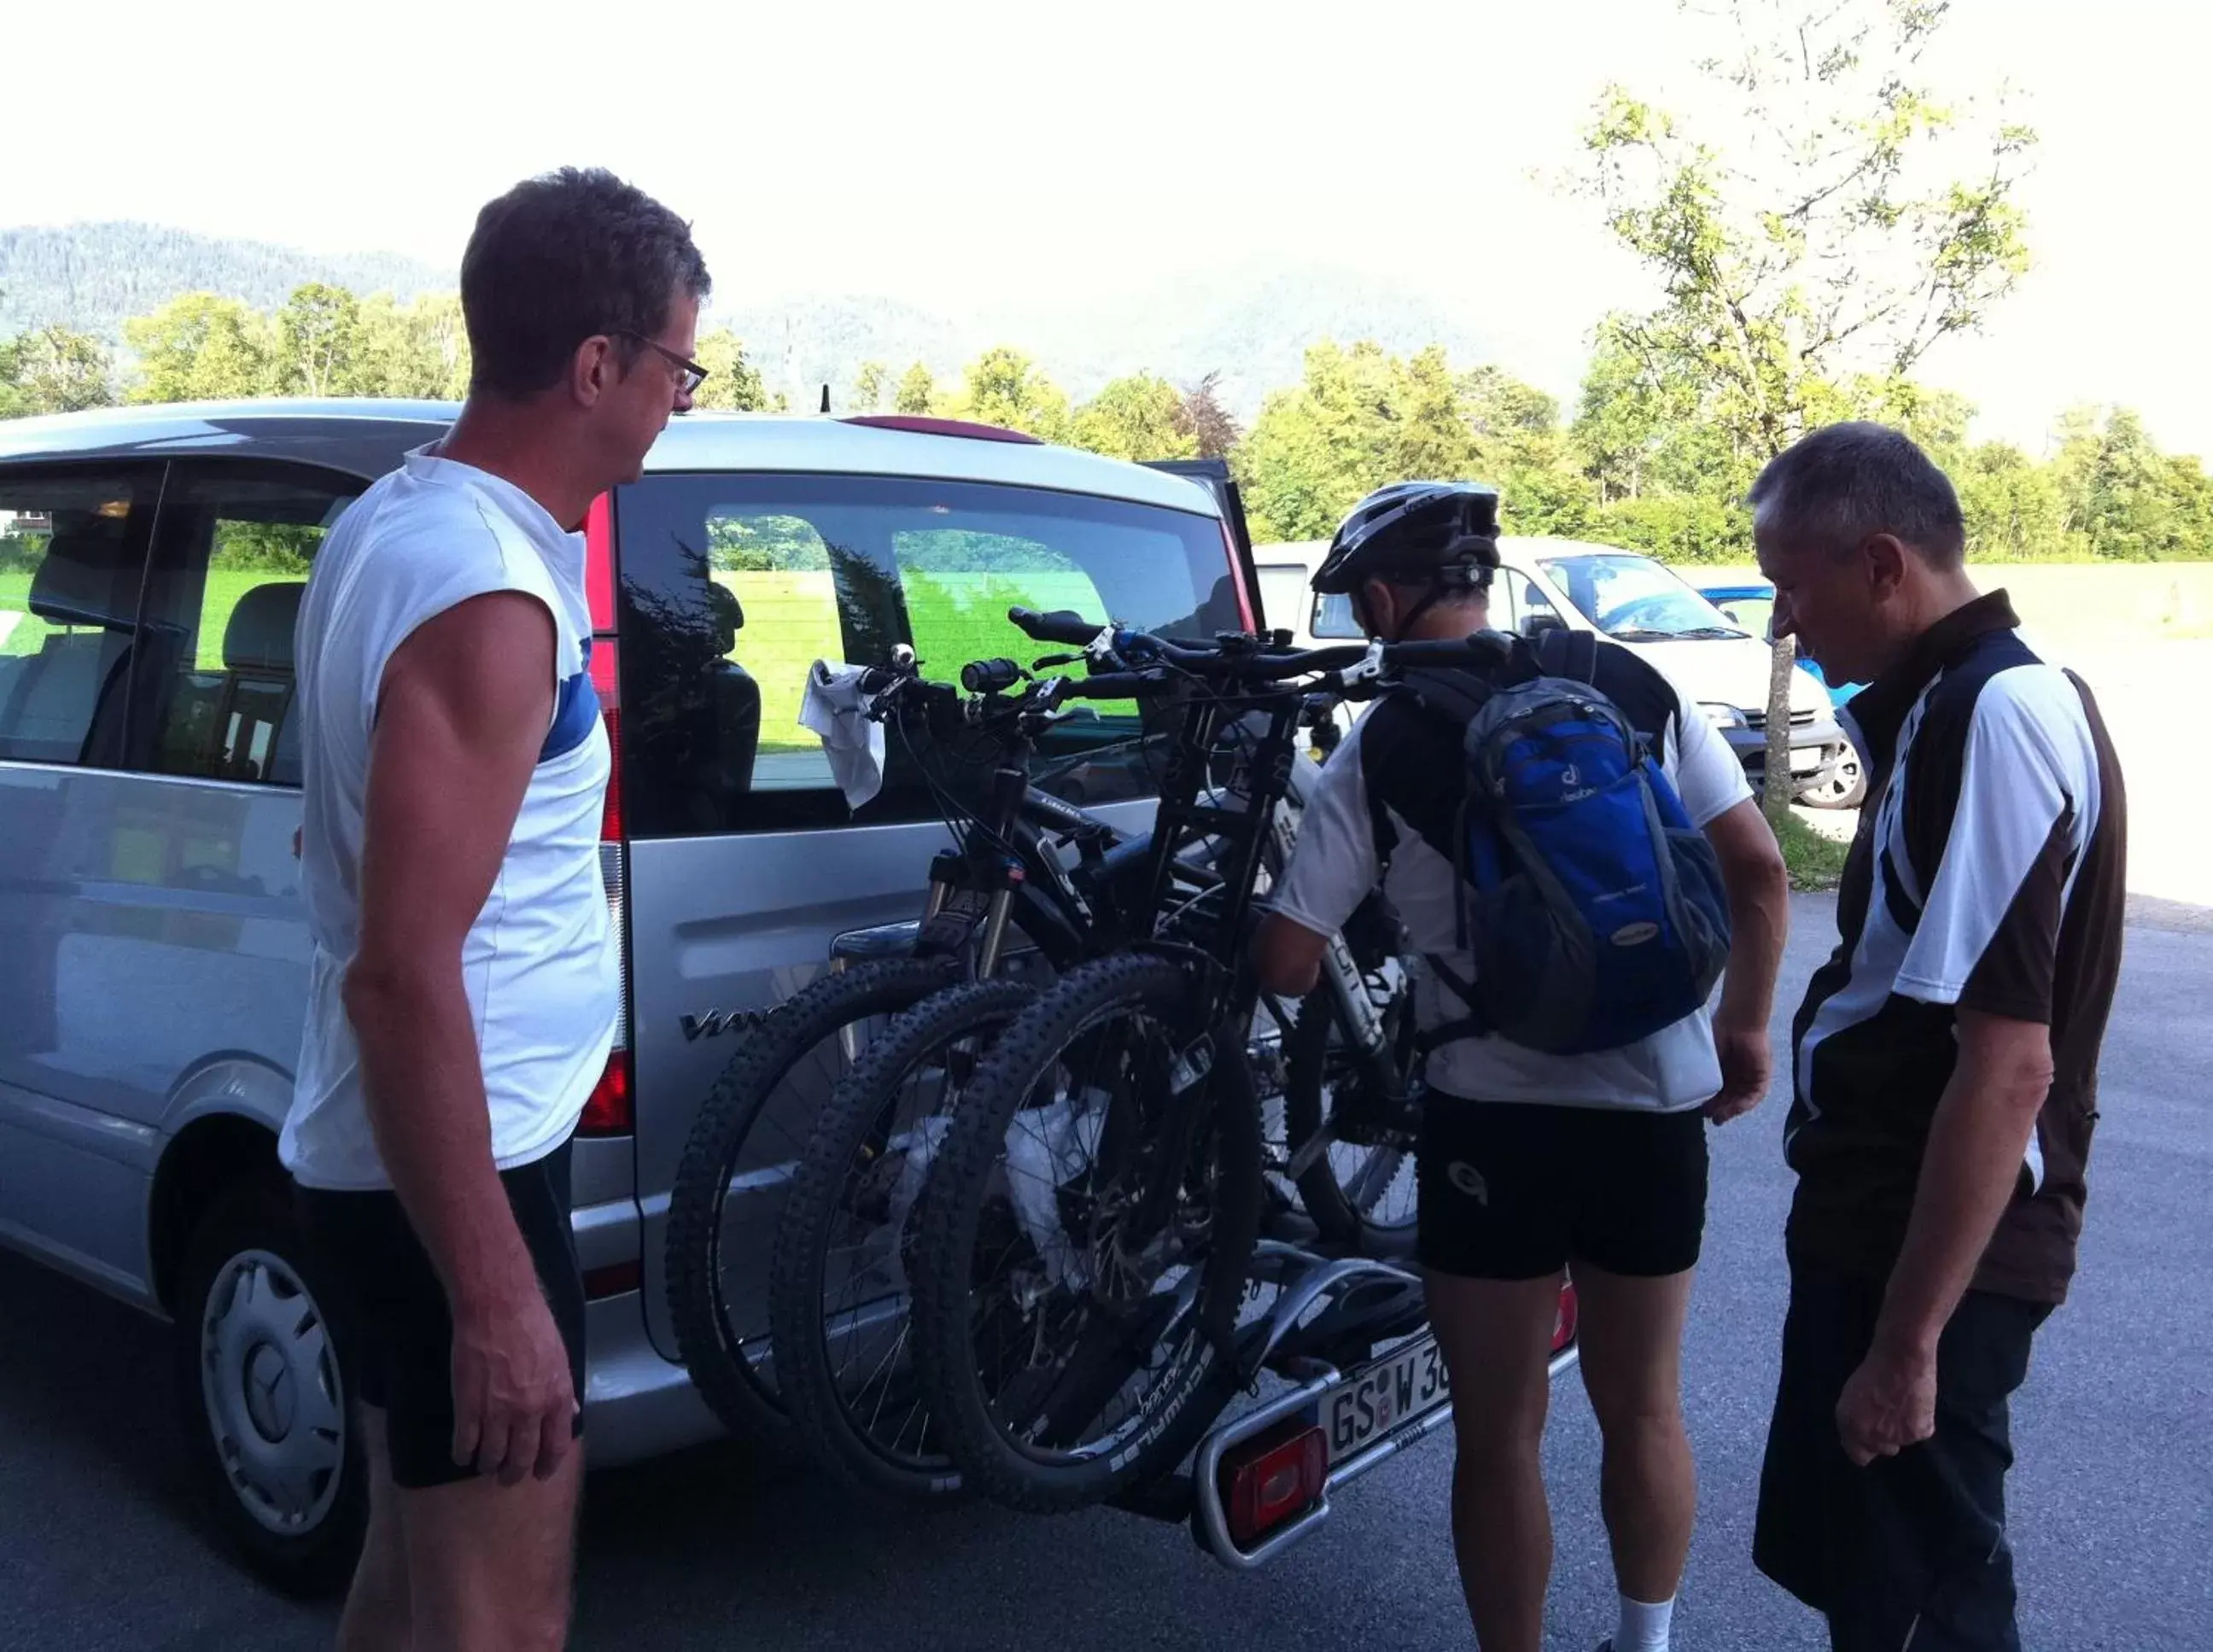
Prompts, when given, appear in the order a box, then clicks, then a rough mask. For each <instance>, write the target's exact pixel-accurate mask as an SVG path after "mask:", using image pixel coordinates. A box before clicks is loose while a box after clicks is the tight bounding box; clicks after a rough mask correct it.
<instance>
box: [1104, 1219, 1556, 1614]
mask: <svg viewBox="0 0 2213 1652" xmlns="http://www.w3.org/2000/svg"><path fill="white" fill-rule="evenodd" d="M1253 1279H1254V1280H1255V1281H1256V1282H1257V1283H1263V1284H1273V1285H1274V1286H1276V1287H1277V1298H1276V1300H1275V1301H1274V1302H1273V1303H1272V1304H1271V1305H1270V1308H1269V1310H1268V1312H1267V1314H1265V1316H1264V1317H1263V1318H1261V1319H1259V1320H1255V1321H1254V1322H1253V1323H1252V1324H1250V1325H1248V1326H1244V1327H1242V1328H1241V1331H1240V1332H1239V1337H1238V1355H1239V1369H1240V1371H1241V1374H1242V1375H1243V1376H1244V1377H1245V1379H1246V1384H1245V1387H1243V1388H1242V1389H1241V1393H1249V1392H1251V1391H1252V1389H1253V1387H1257V1385H1258V1384H1259V1381H1260V1380H1261V1378H1262V1377H1263V1375H1273V1376H1275V1377H1277V1378H1278V1379H1280V1380H1282V1381H1287V1382H1289V1384H1290V1385H1291V1386H1290V1387H1289V1388H1287V1389H1285V1390H1283V1392H1281V1393H1276V1394H1273V1395H1271V1397H1269V1398H1268V1399H1264V1400H1263V1401H1262V1402H1261V1403H1260V1404H1259V1405H1254V1406H1253V1407H1251V1408H1250V1409H1247V1410H1245V1411H1237V1412H1236V1413H1235V1415H1234V1416H1231V1415H1228V1412H1227V1411H1225V1416H1227V1417H1228V1420H1226V1421H1220V1422H1217V1423H1216V1424H1215V1426H1214V1427H1213V1428H1212V1429H1210V1431H1209V1432H1208V1433H1207V1434H1206V1436H1204V1438H1203V1439H1202V1440H1201V1441H1200V1442H1199V1444H1198V1448H1197V1450H1196V1452H1195V1453H1194V1454H1193V1457H1192V1466H1191V1468H1190V1470H1189V1471H1188V1472H1175V1473H1173V1474H1171V1475H1168V1476H1167V1477H1165V1478H1162V1479H1161V1480H1159V1481H1156V1482H1154V1483H1152V1484H1148V1485H1145V1486H1141V1487H1139V1488H1137V1489H1136V1490H1134V1491H1132V1492H1130V1493H1127V1494H1125V1496H1124V1497H1120V1498H1118V1499H1117V1500H1116V1506H1117V1507H1119V1508H1122V1509H1126V1510H1129V1511H1130V1512H1132V1513H1137V1514H1141V1515H1147V1516H1149V1517H1150V1518H1153V1519H1156V1520H1164V1521H1185V1522H1187V1523H1188V1524H1189V1526H1190V1528H1191V1532H1192V1538H1193V1539H1194V1540H1195V1541H1196V1542H1197V1543H1198V1546H1199V1547H1200V1548H1201V1549H1202V1550H1204V1551H1205V1552H1207V1553H1208V1554H1210V1555H1211V1556H1213V1557H1214V1558H1215V1559H1216V1560H1217V1561H1220V1562H1221V1563H1222V1564H1223V1565H1225V1566H1228V1567H1230V1568H1232V1569H1233V1570H1239V1571H1251V1570H1257V1569H1258V1568H1259V1567H1261V1566H1264V1565H1265V1564H1267V1563H1268V1562H1270V1561H1271V1560H1273V1559H1275V1558H1277V1557H1278V1556H1280V1555H1282V1554H1283V1552H1284V1551H1286V1550H1288V1549H1289V1548H1291V1547H1292V1546H1293V1545H1295V1544H1297V1543H1299V1542H1301V1541H1302V1540H1303V1539H1306V1538H1307V1537H1308V1536H1310V1535H1312V1534H1313V1533H1314V1532H1315V1531H1317V1530H1319V1529H1320V1527H1322V1526H1323V1525H1324V1524H1326V1522H1327V1521H1328V1520H1329V1518H1330V1515H1331V1514H1332V1503H1331V1497H1332V1494H1333V1493H1335V1492H1336V1491H1338V1490H1339V1489H1341V1488H1342V1487H1344V1486H1347V1485H1350V1484H1352V1483H1353V1482H1354V1481H1355V1480H1357V1479H1359V1478H1362V1477H1363V1475H1366V1474H1369V1473H1370V1472H1373V1471H1374V1470H1375V1469H1376V1468H1377V1467H1379V1466H1381V1465H1382V1464H1384V1463H1386V1462H1388V1461H1389V1460H1391V1459H1392V1458H1393V1457H1396V1456H1397V1455H1399V1454H1400V1453H1401V1452H1403V1451H1405V1450H1407V1449H1409V1448H1411V1447H1413V1446H1415V1445H1417V1444H1419V1443H1420V1442H1422V1441H1424V1440H1426V1439H1428V1438H1429V1437H1430V1435H1432V1434H1434V1433H1436V1431H1437V1430H1438V1429H1442V1428H1444V1427H1446V1426H1448V1424H1449V1423H1450V1422H1451V1421H1452V1405H1451V1402H1450V1399H1449V1390H1448V1388H1446V1387H1433V1388H1431V1389H1430V1391H1429V1392H1428V1393H1423V1394H1421V1395H1419V1408H1418V1409H1415V1410H1413V1411H1411V1414H1410V1415H1405V1417H1403V1420H1399V1421H1397V1422H1394V1423H1389V1424H1388V1425H1387V1426H1381V1427H1377V1428H1376V1429H1375V1431H1374V1433H1373V1434H1372V1436H1370V1437H1369V1438H1368V1439H1367V1440H1366V1441H1365V1442H1363V1443H1361V1444H1360V1446H1359V1448H1358V1449H1356V1450H1354V1451H1351V1452H1350V1453H1349V1454H1346V1455H1344V1456H1343V1457H1342V1458H1341V1459H1340V1460H1337V1461H1335V1462H1332V1461H1330V1460H1329V1459H1330V1449H1331V1441H1332V1430H1333V1429H1337V1428H1338V1427H1339V1426H1340V1425H1341V1424H1343V1423H1344V1422H1345V1421H1347V1420H1348V1417H1349V1413H1350V1407H1349V1406H1348V1407H1347V1408H1345V1409H1346V1415H1336V1414H1335V1413H1337V1412H1338V1410H1339V1408H1338V1406H1337V1405H1336V1402H1337V1401H1338V1399H1339V1398H1340V1397H1341V1396H1353V1397H1355V1398H1357V1397H1359V1395H1360V1390H1361V1388H1362V1387H1363V1384H1364V1383H1369V1382H1372V1381H1374V1379H1375V1377H1376V1376H1377V1375H1378V1374H1379V1373H1383V1374H1387V1375H1385V1380H1384V1381H1383V1385H1382V1387H1381V1389H1380V1390H1371V1392H1370V1393H1369V1394H1368V1395H1367V1396H1366V1397H1367V1398H1368V1399H1369V1405H1370V1414H1371V1415H1372V1414H1373V1413H1374V1412H1375V1411H1378V1410H1382V1409H1385V1408H1388V1407H1393V1406H1394V1405H1399V1406H1402V1405H1404V1403H1405V1396H1406V1393H1407V1391H1408V1390H1409V1389H1414V1388H1418V1387H1419V1386H1420V1384H1419V1381H1418V1377H1417V1375H1415V1374H1414V1368H1419V1367H1422V1366H1424V1364H1425V1363H1426V1364H1428V1365H1429V1366H1430V1369H1431V1370H1432V1372H1433V1373H1434V1374H1436V1375H1433V1378H1432V1380H1433V1381H1440V1380H1441V1373H1442V1362H1441V1361H1438V1360H1436V1356H1433V1355H1430V1353H1429V1350H1430V1347H1431V1346H1432V1345H1433V1344H1430V1340H1429V1338H1428V1336H1427V1332H1428V1328H1429V1315H1428V1310H1427V1307H1426V1305H1425V1301H1424V1292H1423V1288H1422V1280H1421V1277H1420V1276H1419V1275H1418V1274H1417V1273H1415V1272H1413V1271H1411V1270H1410V1269H1408V1268H1406V1267H1403V1266H1400V1265H1398V1264H1396V1263H1393V1262H1388V1261H1383V1260H1379V1259H1373V1258H1367V1257H1358V1256H1334V1257H1333V1256H1330V1255H1326V1254H1324V1253H1321V1252H1320V1251H1317V1250H1314V1249H1311V1248H1308V1247H1306V1246H1303V1245H1300V1244H1295V1243H1290V1242H1287V1241H1281V1240H1274V1239H1264V1240H1262V1241H1260V1244H1259V1247H1258V1249H1257V1251H1256V1252H1255V1254H1254V1257H1253ZM1317 1309H1319V1311H1318V1312H1317V1311H1316V1310H1317ZM1575 1333H1576V1302H1575V1288H1574V1286H1573V1284H1572V1283H1570V1284H1569V1285H1568V1286H1566V1287H1564V1289H1563V1290H1562V1292H1561V1305H1560V1313H1559V1315H1558V1319H1557V1320H1556V1321H1555V1324H1554V1328H1553V1337H1552V1355H1551V1358H1550V1362H1549V1375H1550V1376H1551V1377H1552V1379H1555V1380H1557V1379H1558V1377H1559V1375H1561V1373H1563V1372H1564V1371H1566V1370H1567V1369H1569V1368H1570V1367H1571V1366H1573V1365H1575V1364H1576V1361H1577V1357H1578V1350H1577V1344H1576V1335H1575ZM1383 1343H1391V1344H1394V1345H1393V1347H1392V1348H1391V1349H1389V1350H1387V1351H1386V1352H1383V1353H1381V1354H1380V1355H1379V1354H1378V1353H1377V1351H1376V1350H1377V1348H1378V1345H1379V1344H1383ZM1401 1362H1405V1363H1406V1364H1407V1366H1408V1367H1409V1371H1408V1372H1407V1373H1406V1374H1403V1375H1402V1374H1401V1373H1399V1370H1398V1367H1399V1365H1400V1363H1401ZM1234 1407H1235V1401H1234V1400H1233V1401H1232V1402H1231V1409H1234ZM1233 1502H1238V1503H1246V1504H1248V1505H1250V1506H1247V1507H1243V1508H1241V1509H1235V1508H1233V1506H1232V1505H1233Z"/></svg>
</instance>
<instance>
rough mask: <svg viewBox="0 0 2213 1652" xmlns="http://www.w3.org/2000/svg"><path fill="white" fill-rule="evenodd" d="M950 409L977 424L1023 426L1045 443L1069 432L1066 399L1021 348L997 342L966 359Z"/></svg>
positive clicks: (960, 416)
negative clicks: (972, 357) (991, 347)
mask: <svg viewBox="0 0 2213 1652" xmlns="http://www.w3.org/2000/svg"><path fill="white" fill-rule="evenodd" d="M952 411H953V414H954V417H955V418H966V419H973V420H975V421H976V422H977V423H978V424H997V425H999V426H1001V427H1002V428H1003V429H1006V430H1027V432H1028V433H1029V434H1030V435H1032V436H1036V437H1038V438H1039V439H1040V440H1041V441H1046V442H1065V441H1066V440H1067V439H1068V436H1069V413H1068V398H1067V396H1065V395H1064V394H1063V393H1062V392H1061V389H1060V387H1059V386H1058V385H1057V384H1055V383H1054V382H1053V381H1052V380H1051V379H1049V378H1047V377H1046V375H1045V374H1044V372H1043V371H1042V370H1041V369H1039V367H1038V366H1037V364H1036V363H1033V362H1032V361H1031V360H1030V358H1029V357H1027V356H1025V355H1024V354H1023V353H1022V352H1021V351H1019V350H1015V349H1014V348H1012V347H1011V346H1009V345H1006V344H1000V345H997V346H996V347H994V348H993V349H991V350H987V351H985V352H984V353H983V354H982V355H981V356H979V357H977V358H976V359H975V360H974V361H972V362H971V363H969V364H968V369H967V371H966V373H965V374H964V375H962V383H961V388H960V395H959V396H957V397H956V398H954V404H953V408H952Z"/></svg>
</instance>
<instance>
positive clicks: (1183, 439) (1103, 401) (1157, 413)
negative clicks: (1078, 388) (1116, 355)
mask: <svg viewBox="0 0 2213 1652" xmlns="http://www.w3.org/2000/svg"><path fill="white" fill-rule="evenodd" d="M1070 440H1071V441H1073V442H1075V444H1076V446H1077V447H1079V448H1090V449H1091V451H1092V452H1094V453H1102V454H1107V455H1109V456H1110V457H1112V458H1115V459H1135V460H1147V459H1190V458H1194V457H1196V456H1197V454H1198V437H1197V436H1195V435H1194V434H1193V433H1192V430H1191V428H1190V427H1189V426H1188V425H1187V424H1186V423H1185V422H1184V418H1183V397H1182V395H1181V394H1180V393H1179V392H1178V391H1177V389H1176V387H1175V386H1174V385H1172V384H1170V383H1169V382H1168V381H1167V380H1166V379H1162V378H1155V377H1154V376H1153V375H1150V374H1145V373H1138V374H1132V375H1131V376H1130V377H1128V378H1123V379H1116V380H1115V381H1113V382H1112V383H1111V384H1108V385H1106V387H1103V388H1102V389H1101V390H1100V392H1099V393H1098V394H1097V395H1095V396H1094V397H1093V398H1092V399H1090V400H1089V401H1088V402H1086V403H1084V404H1083V405H1082V406H1081V407H1079V408H1077V409H1076V419H1075V424H1074V426H1073V430H1072V434H1071V436H1070Z"/></svg>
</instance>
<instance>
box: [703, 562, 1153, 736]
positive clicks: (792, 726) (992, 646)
mask: <svg viewBox="0 0 2213 1652" xmlns="http://www.w3.org/2000/svg"><path fill="white" fill-rule="evenodd" d="M715 577H716V579H717V580H718V581H720V582H722V584H724V585H727V586H729V588H730V589H731V590H732V591H733V592H735V593H736V594H737V599H738V601H739V602H740V604H741V605H742V606H743V607H744V609H745V611H746V624H745V629H744V630H742V631H740V632H739V633H738V643H737V646H736V647H735V648H734V649H731V650H730V657H731V658H732V659H734V660H735V661H737V662H738V663H739V664H740V665H741V666H743V667H744V668H746V669H747V671H748V672H750V673H751V674H753V680H754V681H755V682H757V683H758V684H759V686H760V692H761V741H760V743H761V749H762V750H763V751H811V750H814V749H815V748H816V747H817V746H818V745H819V742H818V741H816V739H815V737H814V735H812V734H811V733H809V732H808V730H806V729H804V728H801V727H800V726H799V702H800V700H801V698H802V697H803V696H804V695H805V693H806V692H807V672H808V667H809V666H811V665H813V664H814V661H817V660H826V661H829V662H830V663H831V664H832V665H836V664H838V663H839V662H841V661H843V660H844V658H845V642H844V632H843V631H842V630H841V628H840V627H839V625H838V601H837V595H836V589H835V587H834V586H833V585H832V582H831V576H830V574H829V572H828V571H827V570H763V571H759V572H754V571H748V570H725V569H718V570H716V573H715ZM901 584H902V586H903V587H904V588H905V595H906V608H907V618H908V621H909V623H910V624H911V625H912V627H913V630H914V651H915V654H916V655H917V656H918V658H919V659H920V660H921V661H922V666H923V670H924V674H927V675H928V676H930V677H931V678H933V679H936V680H939V681H944V682H950V681H956V680H958V674H959V672H960V668H961V667H962V666H964V665H966V663H967V662H968V661H971V660H988V659H991V658H992V657H993V656H995V655H1006V656H1007V657H1008V658H1009V659H1012V660H1015V661H1020V662H1021V663H1022V664H1023V665H1027V664H1028V663H1029V662H1030V661H1033V660H1034V659H1037V658H1038V657H1039V655H1043V654H1046V653H1047V652H1050V651H1051V650H1049V649H1046V648H1045V647H1044V646H1042V645H1041V644H1039V643H1033V642H1032V641H1031V640H1030V639H1029V638H1028V637H1025V636H1024V635H1023V634H1022V633H1021V631H1016V630H1015V628H1014V627H1013V626H1012V625H1009V624H1008V623H1007V608H1008V607H1009V604H1012V603H1016V602H1020V603H1023V604H1026V605H1027V606H1028V607H1033V608H1040V609H1049V608H1074V609H1076V611H1077V612H1078V613H1082V614H1084V615H1086V616H1087V617H1094V618H1095V617H1097V616H1099V615H1100V614H1101V613H1104V609H1103V607H1101V605H1100V600H1099V593H1098V591H1097V589H1096V588H1094V586H1093V585H1092V583H1091V582H1090V580H1089V579H1088V578H1087V577H1085V576H1083V575H1082V574H1051V573H1041V572H1040V573H1025V574H1023V575H1022V576H1020V577H1017V578H1008V577H1006V576H997V575H991V574H981V573H942V574H924V573H910V574H908V575H907V576H905V579H904V580H903V581H902V582H901ZM1098 709H1099V713H1100V716H1114V715H1117V714H1127V713H1129V712H1130V711H1131V710H1132V708H1131V707H1130V706H1129V705H1127V704H1120V703H1108V702H1101V703H1100V705H1099V708H1098Z"/></svg>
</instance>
